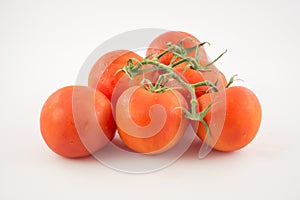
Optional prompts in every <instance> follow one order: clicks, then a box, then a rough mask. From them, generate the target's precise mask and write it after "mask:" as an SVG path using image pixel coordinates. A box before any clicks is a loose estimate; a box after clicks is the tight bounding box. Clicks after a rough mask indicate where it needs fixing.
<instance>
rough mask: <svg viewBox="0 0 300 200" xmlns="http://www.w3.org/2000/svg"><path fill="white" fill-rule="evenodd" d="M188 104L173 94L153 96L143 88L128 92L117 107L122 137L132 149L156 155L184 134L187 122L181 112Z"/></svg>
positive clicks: (156, 94) (133, 88)
mask: <svg viewBox="0 0 300 200" xmlns="http://www.w3.org/2000/svg"><path fill="white" fill-rule="evenodd" d="M179 107H185V108H187V103H186V101H185V100H184V98H183V97H182V95H181V94H180V93H179V92H177V91H173V90H168V91H166V92H159V93H152V92H150V91H147V90H146V89H145V88H144V87H140V86H135V87H131V88H129V89H128V90H126V91H125V92H124V93H123V94H122V95H121V96H120V98H119V100H118V102H117V105H116V123H117V127H118V132H119V135H120V137H121V139H122V141H123V142H124V144H125V145H126V146H127V147H129V148H130V149H132V150H134V151H136V152H140V153H145V154H153V153H160V152H163V151H166V150H168V149H169V148H171V147H172V146H174V145H175V144H176V143H177V142H178V141H179V139H180V138H181V136H182V135H183V133H184V132H185V130H186V128H187V125H188V120H187V119H186V118H185V117H184V113H183V111H182V109H180V108H179Z"/></svg>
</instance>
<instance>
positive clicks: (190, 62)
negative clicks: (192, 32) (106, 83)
mask: <svg viewBox="0 0 300 200" xmlns="http://www.w3.org/2000/svg"><path fill="white" fill-rule="evenodd" d="M185 39H192V38H184V39H183V40H185ZM183 40H181V41H180V42H179V43H178V45H176V44H171V43H170V42H168V43H167V46H168V48H167V49H165V50H164V51H162V52H161V53H160V54H159V55H157V56H155V57H152V56H153V54H151V55H148V56H147V57H145V58H144V59H143V60H141V61H140V60H137V59H135V58H132V59H129V60H128V64H127V65H126V66H124V67H123V68H122V69H120V70H119V71H124V72H125V73H126V74H127V76H128V77H129V78H130V80H133V79H134V78H135V77H136V76H137V75H140V74H144V73H146V72H149V71H154V70H156V71H160V72H163V74H161V75H160V76H159V77H158V80H157V81H156V83H155V84H154V85H153V84H152V82H151V81H150V80H148V79H145V78H143V80H142V81H141V83H140V84H141V85H142V86H144V87H145V88H146V89H147V90H148V91H150V92H164V91H166V90H169V89H170V88H169V87H168V86H167V83H168V82H169V79H170V78H168V77H171V78H172V79H174V80H176V81H177V82H178V83H179V84H180V85H181V86H182V87H183V88H185V89H186V90H188V91H189V93H190V95H191V100H190V102H189V104H190V106H189V107H190V109H189V110H188V109H186V108H182V109H183V111H184V114H185V117H186V118H188V119H190V120H194V121H200V122H201V123H202V124H203V125H204V126H205V129H206V131H207V133H208V135H209V127H208V124H207V123H206V122H205V120H204V117H205V115H206V114H207V113H208V111H209V110H210V109H211V106H212V103H211V104H210V105H209V106H207V107H206V108H205V109H204V110H202V111H199V112H198V111H197V107H198V103H197V97H196V93H195V88H196V87H199V86H207V87H209V90H211V91H212V92H217V91H218V88H217V83H218V81H217V82H216V83H212V82H210V81H208V80H205V81H202V82H198V83H193V84H190V83H188V82H186V81H185V80H183V79H182V78H181V77H180V76H179V75H178V74H177V73H176V72H175V71H174V70H173V68H174V67H175V66H177V65H179V64H181V63H186V67H185V70H184V71H183V74H184V73H185V71H186V70H187V69H188V68H192V69H194V70H197V71H199V72H211V71H213V72H215V73H218V72H217V71H214V70H209V69H207V68H208V67H209V66H211V65H213V64H214V63H215V62H216V61H218V60H219V59H220V58H221V57H222V56H223V55H224V54H225V53H226V52H227V50H226V51H224V52H223V53H222V54H220V55H219V56H218V57H217V58H216V59H214V60H213V61H212V62H210V63H208V64H207V65H205V66H202V65H201V64H200V62H199V48H200V47H201V46H203V45H204V44H207V42H204V43H200V44H198V45H195V46H194V47H191V48H184V47H183V45H182V42H183ZM208 44H209V43H208ZM193 50H195V58H194V57H191V56H188V53H189V52H191V51H193ZM167 53H172V54H173V57H172V60H171V62H170V64H169V65H166V64H164V63H161V62H160V61H159V59H160V58H161V57H162V56H164V55H165V54H167ZM151 57H152V58H151ZM178 59H179V60H178ZM133 61H135V62H136V64H133ZM144 65H153V66H154V67H152V68H147V69H142V66H144ZM119 71H117V72H116V73H118V72H119Z"/></svg>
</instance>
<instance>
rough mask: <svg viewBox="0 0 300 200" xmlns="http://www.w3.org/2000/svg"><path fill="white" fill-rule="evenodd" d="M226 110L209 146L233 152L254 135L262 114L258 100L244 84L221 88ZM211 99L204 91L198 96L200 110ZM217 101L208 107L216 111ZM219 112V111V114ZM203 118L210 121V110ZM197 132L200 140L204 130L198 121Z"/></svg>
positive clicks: (247, 142)
mask: <svg viewBox="0 0 300 200" xmlns="http://www.w3.org/2000/svg"><path fill="white" fill-rule="evenodd" d="M225 94H226V103H225V104H226V111H225V121H224V125H223V127H221V129H220V130H222V131H221V134H220V137H219V138H214V137H211V140H210V141H211V144H210V145H211V146H212V144H214V146H213V148H214V149H216V150H219V151H227V152H228V151H235V150H239V149H241V148H243V147H245V146H246V145H248V144H249V143H250V142H251V141H252V140H253V139H254V137H255V136H256V134H257V132H258V130H259V127H260V123H261V117H262V110H261V106H260V102H259V100H258V98H257V97H256V95H255V94H254V93H253V92H252V91H251V90H249V89H248V88H246V87H242V86H234V87H230V88H227V89H226V90H225ZM211 102H212V96H210V94H205V95H203V96H201V97H200V98H198V103H199V107H200V110H203V109H204V108H205V107H207V106H208V105H209V104H210V103H211ZM220 105H221V104H218V103H217V102H215V104H213V106H212V109H215V110H216V114H218V111H219V110H222V108H220V107H219V106H220ZM219 114H220V113H219ZM204 119H205V121H206V122H207V123H208V124H210V123H212V121H211V119H212V116H211V111H209V112H208V114H207V115H206V117H205V118H204ZM197 135H198V136H199V138H200V139H201V140H204V139H205V137H206V131H205V128H204V126H203V125H202V124H199V127H198V130H197Z"/></svg>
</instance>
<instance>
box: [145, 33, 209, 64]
mask: <svg viewBox="0 0 300 200" xmlns="http://www.w3.org/2000/svg"><path fill="white" fill-rule="evenodd" d="M187 37H189V38H192V39H193V40H191V39H185V38H187ZM183 39H185V40H183ZM181 40H183V47H184V48H191V47H194V46H196V45H198V44H201V42H200V41H199V40H198V39H197V38H196V37H195V36H193V35H191V34H189V33H186V32H182V31H168V32H165V33H163V34H161V35H159V36H158V37H156V38H155V39H154V40H153V41H152V42H151V44H150V45H149V47H148V49H147V52H146V55H147V56H148V55H151V54H153V56H152V57H154V56H157V55H158V54H160V53H161V52H163V51H164V50H165V49H167V48H168V46H167V42H171V44H176V45H178V44H179V42H180V41H181ZM173 56H174V55H173V53H170V52H169V53H167V54H165V55H164V56H162V57H161V58H160V59H159V61H160V62H161V63H163V64H166V65H169V64H170V62H171V60H172V58H173ZM188 56H191V57H194V58H195V51H191V52H190V53H188ZM178 60H179V59H177V61H178ZM199 60H200V64H202V65H204V63H207V62H208V59H207V55H206V52H205V50H204V47H203V46H202V47H200V48H199Z"/></svg>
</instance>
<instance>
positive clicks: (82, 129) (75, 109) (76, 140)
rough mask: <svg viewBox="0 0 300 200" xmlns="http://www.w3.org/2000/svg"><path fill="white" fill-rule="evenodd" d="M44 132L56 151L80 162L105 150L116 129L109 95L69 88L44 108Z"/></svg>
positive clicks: (51, 147) (41, 124)
mask: <svg viewBox="0 0 300 200" xmlns="http://www.w3.org/2000/svg"><path fill="white" fill-rule="evenodd" d="M99 127H100V129H99ZM40 130H41V133H42V137H43V139H44V140H45V142H46V144H47V145H48V147H49V148H50V149H51V150H52V151H54V152H55V153H57V154H58V155H61V156H63V157H68V158H78V157H85V156H88V155H90V154H91V153H94V152H96V151H98V150H99V149H101V148H102V147H104V146H105V145H106V144H107V143H108V142H109V141H110V140H112V139H113V137H114V134H115V130H116V125H115V122H114V119H113V116H112V110H111V104H110V102H109V100H108V99H107V98H106V96H105V95H103V94H102V93H100V92H97V91H95V90H94V89H92V88H89V87H85V86H67V87H64V88H61V89H59V90H57V91H56V92H54V93H53V94H52V95H51V96H50V97H49V98H48V99H47V101H46V102H45V104H44V105H43V108H42V111H41V114H40Z"/></svg>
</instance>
